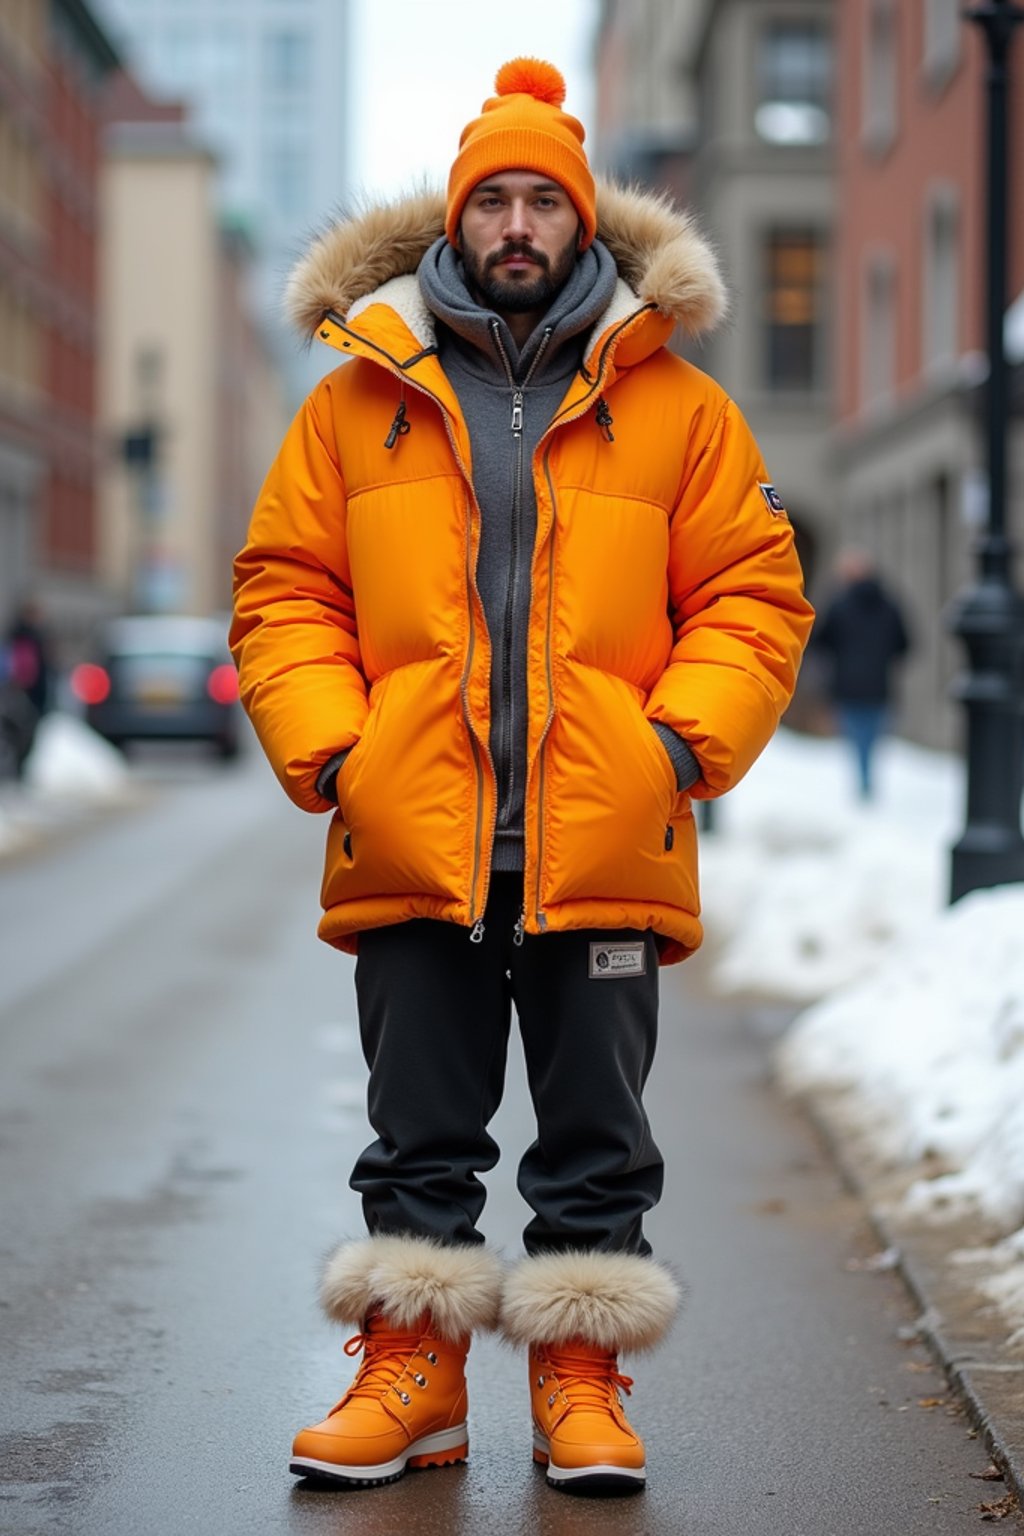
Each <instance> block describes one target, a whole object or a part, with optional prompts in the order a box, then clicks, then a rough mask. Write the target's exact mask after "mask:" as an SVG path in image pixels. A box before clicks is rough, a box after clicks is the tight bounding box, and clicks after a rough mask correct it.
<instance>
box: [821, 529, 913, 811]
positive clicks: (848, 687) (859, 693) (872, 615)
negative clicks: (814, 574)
mask: <svg viewBox="0 0 1024 1536" xmlns="http://www.w3.org/2000/svg"><path fill="white" fill-rule="evenodd" d="M836 576H837V579H838V582H839V586H840V590H839V591H838V592H837V594H836V596H835V597H834V598H833V599H832V601H831V602H830V603H829V604H828V605H827V607H826V608H825V609H824V611H823V612H822V613H821V614H820V615H819V618H818V621H817V623H816V624H815V626H814V632H813V636H812V643H813V644H814V645H815V646H817V647H818V648H820V649H821V650H822V651H824V652H826V653H827V655H828V658H829V661H830V676H829V684H828V687H829V696H830V698H831V699H832V703H833V705H834V708H835V713H836V720H837V723H838V725H839V729H840V731H841V732H842V734H843V736H844V737H845V738H846V740H847V741H848V742H849V743H850V746H851V748H852V749H853V753H854V757H855V761H856V769H857V779H858V786H859V790H860V795H861V798H862V799H864V800H868V799H870V798H871V797H872V796H873V795H874V787H875V786H874V754H875V748H876V746H877V744H878V741H879V739H880V738H881V736H882V735H883V734H884V733H885V731H886V729H887V728H888V724H889V710H890V705H891V701H892V677H893V668H894V663H895V662H897V661H898V660H899V659H900V657H902V656H905V655H906V653H907V651H908V649H909V646H910V639H909V635H908V633H907V626H906V622H905V620H904V617H903V614H902V612H901V610H900V606H899V604H898V603H897V601H896V599H895V598H894V597H893V596H892V594H891V593H889V592H888V591H887V590H886V588H885V587H884V586H883V584H882V581H881V579H880V577H879V575H878V572H877V569H876V567H875V563H874V561H873V560H872V558H871V556H870V555H869V554H868V553H867V552H866V551H865V550H862V549H853V548H850V549H844V550H842V551H841V552H840V554H839V557H838V559H837V561H836Z"/></svg>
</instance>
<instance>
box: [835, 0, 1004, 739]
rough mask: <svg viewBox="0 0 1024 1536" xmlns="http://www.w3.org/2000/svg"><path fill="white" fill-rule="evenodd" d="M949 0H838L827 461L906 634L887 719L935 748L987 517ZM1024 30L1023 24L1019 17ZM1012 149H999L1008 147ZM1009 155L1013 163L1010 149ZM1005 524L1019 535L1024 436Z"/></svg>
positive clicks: (977, 237)
mask: <svg viewBox="0 0 1024 1536" xmlns="http://www.w3.org/2000/svg"><path fill="white" fill-rule="evenodd" d="M960 12H961V6H960V3H959V0H914V3H912V4H908V3H906V0H900V3H896V0H842V3H841V4H840V5H839V6H838V25H839V33H838V47H839V52H840V55H841V57H842V58H843V60H844V68H843V71H842V74H841V78H840V81H839V91H838V113H839V135H838V141H839V145H840V155H839V162H838V167H837V175H838V188H837V190H838V209H839V221H838V241H837V256H838V271H837V277H838V289H837V293H838V303H837V315H838V324H839V346H838V369H837V401H836V405H837V408H836V429H835V433H834V463H835V474H836V488H837V492H838V502H839V517H840V525H841V531H842V535H843V537H844V538H845V539H846V540H848V541H853V542H856V543H858V544H862V545H864V546H866V547H867V548H868V549H870V550H871V551H872V552H873V553H874V554H875V555H876V557H877V558H878V560H879V561H880V563H881V566H882V569H883V572H884V573H885V575H886V576H887V577H888V579H889V581H890V582H891V583H892V584H893V585H894V586H895V587H897V589H898V590H899V591H900V592H901V593H902V596H903V598H904V600H905V601H906V603H907V605H908V607H909V609H910V615H911V620H912V624H913V628H914V632H915V649H914V653H913V655H912V657H911V659H910V662H909V664H908V668H907V675H906V679H905V687H904V700H903V715H902V721H901V724H902V725H903V728H904V729H906V730H907V731H909V733H910V734H911V735H913V736H914V737H915V738H916V739H918V740H921V741H924V742H927V743H930V744H933V745H936V746H948V745H950V744H951V743H952V742H953V741H954V740H955V739H956V737H957V735H958V732H959V720H960V711H959V708H958V706H956V705H954V704H953V703H951V702H950V700H949V696H948V695H949V683H950V679H951V676H952V674H953V673H954V671H955V670H956V669H957V668H958V667H959V665H960V662H961V657H960V653H959V649H958V647H956V646H955V645H954V643H953V642H952V641H951V640H950V639H949V637H948V636H947V634H946V633H945V630H944V626H943V622H942V615H943V613H944V611H945V610H946V609H947V607H948V605H949V602H950V600H951V599H952V598H953V597H954V596H955V595H956V594H957V593H958V592H959V591H961V590H962V589H963V587H964V586H965V585H966V584H967V582H968V581H969V580H970V579H971V573H972V560H971V553H970V551H971V545H972V542H973V537H974V530H975V527H976V525H977V523H978V521H979V518H980V517H982V516H983V515H984V504H985V494H986V490H985V486H986V477H985V464H984V445H983V438H982V431H981V419H980V410H982V409H983V408H984V391H983V389H982V388H979V385H980V384H981V383H982V381H983V379H984V376H985V373H986V371H987V357H986V350H985V349H986V336H985V302H986V295H985V185H984V167H985V99H984V98H985V72H986V50H985V47H984V43H983V40H982V38H981V36H980V35H979V32H978V29H977V28H976V27H974V26H972V25H969V24H967V23H966V22H965V21H964V20H963V19H962V18H961V14H960ZM1022 30H1024V29H1022ZM1014 74H1015V85H1016V91H1015V95H1014V96H1013V98H1012V99H1013V111H1014V117H1013V122H1012V123H1011V131H1010V141H1011V146H1015V147H1016V153H1017V156H1018V158H1017V162H1016V166H1017V169H1016V174H1015V176H1014V177H1013V180H1012V182H1011V185H1012V186H1013V189H1014V192H1013V196H1014V198H1015V201H1014V203H1013V206H1012V228H1011V263H1010V279H1011V282H1010V291H1011V294H1018V295H1021V294H1024V192H1022V188H1021V180H1020V172H1021V163H1020V159H1019V155H1020V150H1021V146H1024V36H1021V35H1020V33H1018V36H1017V40H1016V48H1015V56H1014ZM1011 154H1012V150H1011ZM1011 163H1012V162H1011ZM1015 435H1016V442H1015V443H1012V444H1011V528H1012V534H1013V537H1014V539H1015V541H1016V544H1017V546H1018V548H1019V547H1020V545H1021V543H1022V542H1024V506H1022V503H1024V459H1022V455H1024V443H1022V442H1021V434H1020V430H1019V429H1017V431H1016V434H1015Z"/></svg>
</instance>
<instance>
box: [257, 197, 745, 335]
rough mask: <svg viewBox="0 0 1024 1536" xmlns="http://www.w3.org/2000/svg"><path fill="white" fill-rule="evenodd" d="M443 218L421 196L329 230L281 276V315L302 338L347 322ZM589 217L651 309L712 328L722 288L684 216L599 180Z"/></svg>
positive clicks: (434, 200) (424, 246) (414, 260)
mask: <svg viewBox="0 0 1024 1536" xmlns="http://www.w3.org/2000/svg"><path fill="white" fill-rule="evenodd" d="M444 216H445V198H444V194H443V193H442V192H440V191H436V192H435V191H424V192H419V193H415V194H412V195H411V196H407V197H404V198H402V199H400V200H399V201H397V202H394V203H380V204H374V205H371V206H369V207H366V208H364V209H363V210H362V211H361V212H360V213H358V214H356V215H354V216H353V217H351V218H347V219H343V220H340V221H339V222H338V223H336V224H333V225H332V226H331V227H330V228H329V229H327V230H326V231H325V232H324V233H323V234H322V235H320V236H319V237H318V238H317V239H316V240H314V241H313V243H312V245H311V246H310V248H309V250H308V251H307V253H306V255H305V256H303V257H302V259H301V260H300V261H299V262H298V263H297V264H296V266H295V267H294V269H293V271H292V273H291V276H290V278H289V280H288V286H287V289H286V292H285V311H286V313H287V315H288V318H289V319H290V320H291V322H292V324H293V325H294V326H295V327H296V328H297V329H298V330H299V331H300V333H301V334H302V335H303V336H304V337H306V338H309V337H311V336H312V335H313V334H314V333H315V331H316V329H317V326H318V325H319V324H320V322H321V321H322V319H323V318H324V315H325V314H327V312H328V311H333V312H334V313H335V314H337V315H340V316H342V317H349V318H350V317H351V311H352V309H353V306H355V305H359V308H360V309H362V308H363V307H365V301H366V300H367V299H368V297H369V295H370V294H373V293H375V292H376V291H377V289H379V288H380V287H381V286H382V285H383V284H385V283H389V282H391V281H392V280H393V279H395V278H402V277H408V276H411V275H412V274H413V273H415V271H416V268H417V267H418V266H419V264H420V261H421V260H422V259H423V257H424V255H425V254H426V252H427V251H428V250H429V248H430V247H431V245H433V243H434V241H435V240H437V239H438V237H439V236H441V235H443V234H444ZM597 220H598V225H597V233H598V238H599V239H601V240H603V241H604V243H605V244H606V245H607V247H608V249H609V250H610V251H611V253H612V256H613V257H614V259H615V264H616V266H617V267H618V269H619V276H620V277H621V278H622V279H623V281H624V282H625V283H626V284H627V285H628V287H629V288H630V289H631V290H632V292H633V293H634V294H635V295H636V297H637V298H638V299H639V300H640V301H641V303H644V304H654V305H655V306H656V307H657V308H658V310H659V311H660V312H661V313H662V314H663V315H665V316H667V317H668V318H670V319H671V320H673V321H674V322H675V323H676V324H677V325H679V326H681V327H682V329H683V330H684V331H686V332H687V333H688V334H689V335H690V336H693V337H699V336H702V335H704V334H706V333H707V332H708V331H710V330H712V329H713V328H714V327H715V326H716V325H717V324H718V322H719V321H720V320H721V318H722V316H723V315H724V313H725V309H726V295H725V286H724V284H723V282H722V277H721V273H720V272H719V268H718V262H717V260H716V258H715V255H714V253H713V251H712V250H711V247H710V246H709V245H708V243H707V241H706V240H705V239H704V238H703V236H702V235H700V234H699V233H698V231H697V229H696V227H695V224H694V221H693V219H692V218H691V216H690V215H689V214H688V213H685V212H683V211H682V210H680V209H679V208H677V207H675V205H674V204H673V203H672V202H671V201H670V200H669V199H668V198H667V197H665V196H663V195H661V194H657V193H653V192H647V191H642V190H640V189H639V188H636V187H622V186H618V185H616V184H615V183H613V182H608V181H605V182H599V183H598V198H597ZM361 301H362V302H361Z"/></svg>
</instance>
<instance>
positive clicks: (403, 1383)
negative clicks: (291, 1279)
mask: <svg viewBox="0 0 1024 1536" xmlns="http://www.w3.org/2000/svg"><path fill="white" fill-rule="evenodd" d="M500 1291H501V1268H500V1266H499V1264H498V1262H497V1260H496V1259H495V1258H494V1256H493V1255H492V1254H490V1253H488V1252H487V1251H486V1250H485V1249H484V1248H483V1247H482V1246H470V1245H458V1246H457V1245H454V1244H450V1245H449V1244H444V1243H440V1242H436V1241H434V1240H433V1239H431V1238H424V1237H412V1236H406V1235H392V1234H378V1235H375V1236H373V1237H367V1238H363V1239H359V1240H356V1241H354V1242H350V1243H343V1244H342V1245H341V1246H340V1247H339V1248H338V1249H337V1250H336V1251H335V1252H334V1253H333V1254H332V1255H331V1257H330V1258H329V1260H328V1263H327V1267H326V1270H325V1272H324V1276H323V1280H322V1282H321V1287H320V1300H321V1303H322V1305H323V1309H324V1311H325V1312H326V1314H327V1316H328V1317H329V1318H330V1319H331V1321H332V1322H336V1323H344V1324H346V1325H347V1326H350V1327H351V1326H355V1327H357V1328H359V1330H360V1331H359V1332H358V1333H357V1334H356V1335H355V1337H354V1338H351V1339H349V1341H348V1343H347V1344H346V1345H345V1353H346V1354H348V1355H356V1354H358V1353H359V1351H360V1350H362V1352H363V1358H362V1361H361V1363H360V1366H359V1369H358V1371H357V1372H356V1377H355V1380H354V1381H353V1383H352V1385H351V1386H350V1387H349V1389H348V1391H347V1392H346V1393H345V1395H344V1397H343V1398H342V1399H341V1401H340V1402H339V1403H336V1404H335V1406H334V1407H333V1408H332V1409H331V1411H330V1413H329V1414H328V1415H327V1417H326V1418H325V1419H322V1420H321V1422H320V1423H319V1424H313V1425H311V1426H310V1427H309V1428H308V1429H303V1430H300V1432H299V1434H298V1435H297V1436H296V1437H295V1443H294V1445H293V1447H292V1458H291V1463H290V1466H291V1471H292V1472H294V1473H296V1475H297V1476H299V1477H309V1478H315V1479H317V1480H319V1481H326V1482H332V1483H344V1484H349V1485H351V1484H357V1485H363V1486H372V1485H373V1484H375V1483H391V1482H394V1480H395V1479H396V1478H398V1477H401V1476H402V1474H403V1473H404V1472H405V1471H406V1469H407V1468H408V1467H444V1466H450V1465H451V1464H452V1463H454V1462H459V1461H465V1460H466V1457H467V1455H468V1453H469V1436H468V1432H467V1429H466V1354H467V1351H468V1349H469V1341H470V1336H471V1335H472V1334H473V1333H474V1332H476V1330H477V1329H479V1328H493V1327H494V1325H495V1323H496V1322H497V1316H498V1304H499V1298H500Z"/></svg>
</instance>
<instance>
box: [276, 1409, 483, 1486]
mask: <svg viewBox="0 0 1024 1536" xmlns="http://www.w3.org/2000/svg"><path fill="white" fill-rule="evenodd" d="M463 1447H465V1450H466V1455H468V1453H469V1434H468V1431H467V1426H466V1425H465V1424H459V1425H457V1426H456V1428H455V1429H442V1430H439V1431H438V1432H437V1434H434V1435H424V1436H423V1438H422V1439H421V1440H414V1441H413V1442H412V1444H411V1445H408V1446H406V1448H405V1450H404V1451H403V1452H402V1454H401V1456H396V1457H395V1458H394V1460H393V1461H381V1462H378V1463H377V1464H376V1465H375V1466H368V1467H360V1466H351V1465H348V1466H346V1465H345V1463H343V1462H339V1461H317V1460H315V1459H314V1458H313V1457H312V1456H293V1457H292V1459H291V1462H290V1464H289V1471H290V1472H294V1474H295V1476H296V1477H309V1478H315V1479H316V1481H317V1482H332V1483H347V1484H353V1483H357V1484H365V1485H367V1486H373V1485H374V1484H378V1483H393V1482H396V1481H397V1479H398V1478H400V1477H401V1476H402V1475H403V1473H404V1472H405V1469H406V1467H407V1466H408V1464H409V1462H410V1461H413V1460H415V1459H416V1458H418V1457H421V1456H439V1457H440V1456H442V1455H444V1454H445V1453H446V1452H451V1451H457V1450H461V1449H462V1448H463ZM466 1455H463V1456H460V1457H459V1458H458V1460H459V1461H465V1460H466ZM438 1464H439V1465H446V1466H452V1465H454V1464H455V1458H451V1459H449V1460H447V1461H445V1462H444V1463H440V1462H439V1463H438Z"/></svg>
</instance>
